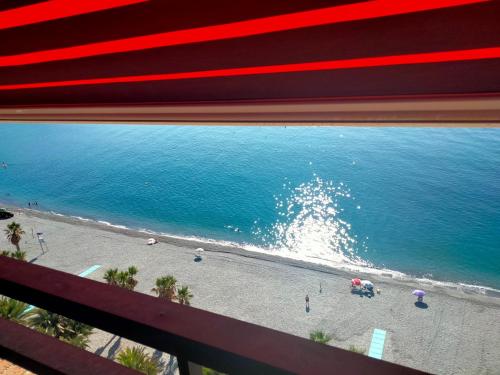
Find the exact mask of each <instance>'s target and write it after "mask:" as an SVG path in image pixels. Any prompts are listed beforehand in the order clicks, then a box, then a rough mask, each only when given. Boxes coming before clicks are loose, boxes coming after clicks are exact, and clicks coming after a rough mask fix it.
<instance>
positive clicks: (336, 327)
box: [0, 209, 500, 374]
mask: <svg viewBox="0 0 500 375" xmlns="http://www.w3.org/2000/svg"><path fill="white" fill-rule="evenodd" d="M13 212H15V216H14V218H13V220H15V221H16V222H19V223H21V225H22V226H23V228H24V230H25V231H26V234H25V236H24V238H23V240H22V242H21V244H20V245H21V248H22V250H24V251H27V258H28V260H33V259H34V263H36V264H39V265H43V266H47V267H51V268H55V269H58V270H61V271H65V272H69V273H72V274H79V273H81V272H83V271H85V270H87V269H89V268H90V267H93V266H100V267H98V268H97V269H96V270H95V271H94V272H92V273H90V274H89V275H88V276H87V277H88V278H91V279H94V280H99V281H103V275H104V272H105V271H106V269H108V268H111V267H118V268H126V267H128V266H131V265H135V266H136V267H137V268H138V269H139V273H138V277H137V278H138V280H139V283H138V285H137V288H136V290H137V291H139V292H142V293H147V294H152V292H151V288H152V287H153V286H154V282H155V279H156V278H157V277H160V276H164V275H168V274H172V275H174V276H175V277H176V278H177V280H178V282H179V284H182V285H188V286H189V287H190V288H191V289H192V291H193V294H194V298H193V299H192V305H193V306H194V307H197V308H201V309H205V310H208V311H212V312H214V313H218V314H222V315H226V316H230V317H233V318H236V319H240V320H244V321H248V322H251V323H256V324H259V325H262V326H266V327H270V328H273V329H277V330H281V331H284V332H287V333H290V334H293V335H297V336H302V337H308V336H309V333H310V332H311V331H313V330H317V329H321V330H323V331H325V332H327V333H329V334H330V335H331V336H332V337H333V339H332V341H331V342H330V344H331V345H333V346H338V347H341V348H348V347H349V346H351V345H355V346H357V347H360V348H363V349H365V350H366V352H367V353H368V350H369V347H370V343H371V339H372V334H373V330H374V329H376V328H378V329H382V330H385V331H386V332H387V333H386V339H385V346H384V351H383V359H384V360H387V361H391V362H396V363H399V364H403V365H406V366H410V367H414V368H417V369H420V370H424V371H428V372H431V373H436V374H500V351H499V350H498V346H499V344H500V298H498V297H497V296H495V293H490V294H489V295H488V294H487V295H481V294H479V293H471V292H470V291H467V290H464V289H461V288H448V287H443V286H435V285H425V286H424V287H423V286H422V285H418V284H417V283H416V282H414V281H402V280H394V279H392V278H390V277H384V276H374V275H370V276H367V277H369V278H370V279H371V280H372V281H374V283H375V286H376V287H378V288H380V289H381V294H380V295H375V296H373V297H371V298H369V297H367V296H363V295H359V294H355V293H351V290H350V279H351V278H352V277H353V274H351V273H349V272H346V271H342V270H337V269H334V268H330V267H327V266H321V265H316V264H312V263H306V262H301V261H296V260H290V259H287V258H282V257H277V256H272V255H267V254H261V253H256V252H249V251H247V250H243V249H239V248H235V247H227V246H221V245H217V244H207V243H200V242H196V241H189V240H183V239H178V238H169V237H164V236H162V237H158V238H159V240H160V242H159V243H158V244H156V245H153V246H148V245H147V244H146V239H147V238H148V237H151V235H148V234H146V233H141V232H137V231H133V230H128V229H120V228H115V227H110V226H106V225H103V224H99V223H95V222H90V221H89V222H84V221H81V220H78V219H73V218H68V217H63V216H56V215H52V214H47V213H41V212H35V211H30V210H21V209H14V210H13ZM11 221H12V220H4V221H0V225H1V226H2V228H3V227H4V226H5V225H6V224H8V223H10V222H11ZM32 231H33V233H34V236H32ZM37 232H43V234H44V238H45V241H46V245H47V247H48V252H46V253H45V254H42V253H41V249H40V245H39V243H38V240H37V238H36V233H37ZM200 246H201V247H203V248H204V249H205V255H204V259H203V261H201V262H194V249H195V248H197V247H200ZM0 249H7V250H13V249H14V248H13V246H12V245H11V244H9V243H8V241H7V240H6V239H5V237H4V236H3V235H2V236H0ZM359 276H361V277H362V276H363V275H359ZM320 284H321V292H320ZM417 287H419V288H422V287H423V288H424V289H425V290H426V291H427V292H428V295H427V296H426V298H425V302H426V304H427V306H426V308H419V307H417V306H415V304H414V303H415V297H414V296H412V295H411V291H412V290H413V289H414V288H417ZM306 294H308V295H309V297H310V311H309V312H306V310H305V304H304V297H305V295H306ZM119 341H120V340H119V338H114V337H113V336H112V335H109V334H105V333H102V332H97V333H95V334H94V335H92V336H91V342H92V343H91V348H90V349H91V350H93V351H94V352H98V353H99V354H101V355H106V356H109V357H111V358H112V357H113V356H114V354H116V352H117V349H118V348H119V347H120V346H123V345H124V343H123V342H119ZM122 341H124V340H122ZM157 355H158V356H161V353H157ZM162 360H163V361H164V362H165V363H166V364H167V365H168V364H170V365H171V362H170V363H169V360H170V359H169V358H168V356H163V357H162ZM167 367H168V366H167Z"/></svg>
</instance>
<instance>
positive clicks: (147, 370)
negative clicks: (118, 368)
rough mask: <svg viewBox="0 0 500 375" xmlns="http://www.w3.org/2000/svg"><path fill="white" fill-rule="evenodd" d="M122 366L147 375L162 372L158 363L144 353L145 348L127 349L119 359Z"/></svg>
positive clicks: (120, 354) (119, 355) (121, 353)
mask: <svg viewBox="0 0 500 375" xmlns="http://www.w3.org/2000/svg"><path fill="white" fill-rule="evenodd" d="M117 361H118V363H120V364H121V365H123V366H125V367H128V368H131V369H134V370H137V371H139V372H142V373H143V374H146V375H156V374H158V372H159V371H160V366H159V364H158V361H156V360H155V359H154V358H152V357H151V356H150V355H149V354H147V353H145V352H144V348H140V347H137V346H134V347H132V348H125V349H124V350H122V351H121V352H120V353H119V354H118V357H117Z"/></svg>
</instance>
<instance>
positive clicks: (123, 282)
mask: <svg viewBox="0 0 500 375" xmlns="http://www.w3.org/2000/svg"><path fill="white" fill-rule="evenodd" d="M138 272H139V271H138V270H137V267H135V266H130V267H129V268H128V269H127V270H125V271H119V270H118V268H110V269H108V270H107V271H106V273H105V274H104V280H106V282H107V283H108V284H109V285H117V286H120V287H122V288H125V289H128V290H134V289H135V287H136V285H137V282H138V281H137V280H136V279H135V278H134V276H135V275H137V273H138Z"/></svg>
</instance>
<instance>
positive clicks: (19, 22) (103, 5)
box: [0, 0, 147, 30]
mask: <svg viewBox="0 0 500 375" xmlns="http://www.w3.org/2000/svg"><path fill="white" fill-rule="evenodd" d="M145 1H147V0H76V1H75V0H50V1H43V2H41V3H37V4H33V5H27V6H24V7H19V8H14V9H9V10H6V11H4V12H0V30H4V29H10V28H13V27H19V26H24V25H31V24H34V23H40V22H45V21H51V20H57V19H60V18H66V17H72V16H77V15H80V14H86V13H93V12H99V11H102V10H106V9H112V8H119V7H123V6H126V5H131V4H136V3H142V2H145Z"/></svg>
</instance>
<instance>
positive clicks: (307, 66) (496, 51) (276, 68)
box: [0, 47, 500, 91]
mask: <svg viewBox="0 0 500 375" xmlns="http://www.w3.org/2000/svg"><path fill="white" fill-rule="evenodd" d="M498 58H500V47H492V48H480V49H469V50H459V51H446V52H430V53H416V54H407V55H395V56H382V57H366V58H358V59H347V60H329V61H317V62H309V63H300V64H282V65H268V66H255V67H245V68H230V69H215V70H203V71H194V72H183V73H164V74H150V75H136V76H125V77H109V78H90V79H78V80H71V81H55V82H36V83H21V84H13V85H0V90H2V91H4V90H21V89H36V88H49V87H66V86H82V85H104V84H112V83H131V82H151V81H170V80H183V79H197V78H216V77H234V76H245V75H261V74H276V73H294V72H313V71H321V70H339V69H354V68H372V67H382V66H396V65H409V64H429V63H443V62H453V61H471V60H484V59H498Z"/></svg>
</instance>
